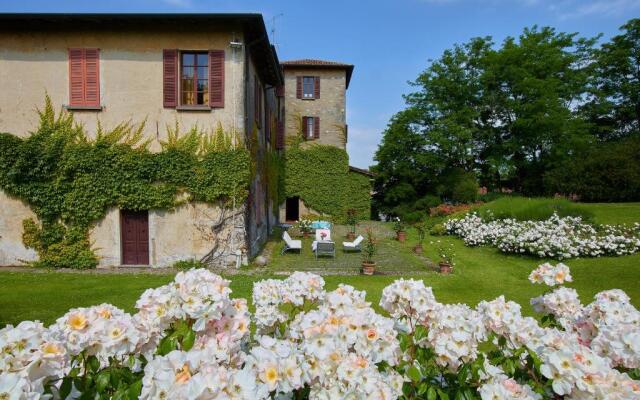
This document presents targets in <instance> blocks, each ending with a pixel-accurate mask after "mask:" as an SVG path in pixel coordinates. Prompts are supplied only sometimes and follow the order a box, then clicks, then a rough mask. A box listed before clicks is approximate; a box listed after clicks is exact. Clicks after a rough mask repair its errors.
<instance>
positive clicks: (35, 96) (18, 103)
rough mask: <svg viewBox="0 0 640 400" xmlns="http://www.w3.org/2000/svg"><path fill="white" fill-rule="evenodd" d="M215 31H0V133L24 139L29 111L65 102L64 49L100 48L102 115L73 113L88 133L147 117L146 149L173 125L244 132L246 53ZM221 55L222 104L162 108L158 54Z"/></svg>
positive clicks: (31, 122) (31, 120) (32, 122)
mask: <svg viewBox="0 0 640 400" xmlns="http://www.w3.org/2000/svg"><path fill="white" fill-rule="evenodd" d="M235 29H236V31H233V28H230V30H229V31H220V32H202V33H201V32H198V33H196V32H174V31H168V32H155V31H154V32H149V31H139V32H136V31H114V32H102V31H101V32H99V33H98V32H92V31H86V32H76V31H73V32H57V33H55V34H51V32H28V33H21V32H19V33H14V32H0V43H2V45H0V87H2V90H1V91H0V131H2V132H10V133H12V134H15V135H18V136H25V135H28V134H29V132H30V131H31V130H32V129H33V128H34V127H35V126H36V125H37V118H38V115H37V114H36V113H35V112H34V110H35V109H36V108H40V107H42V106H43V104H44V97H45V94H48V95H49V96H50V97H51V100H52V102H53V104H55V105H66V104H69V60H68V48H72V47H97V48H99V49H100V105H101V106H102V107H103V109H102V110H101V111H74V112H73V113H74V118H75V119H76V120H77V121H79V122H81V123H82V124H83V125H84V126H85V128H86V130H87V132H88V133H89V134H90V135H92V134H95V132H96V126H97V121H98V120H100V122H101V123H102V125H103V127H105V128H110V127H114V126H116V125H117V124H119V123H121V122H124V121H132V122H134V123H140V122H142V121H144V120H146V124H145V129H144V134H145V137H146V138H148V139H151V140H152V146H151V148H152V149H158V148H159V141H161V140H165V139H166V136H167V129H166V126H167V125H171V126H173V125H174V124H175V122H176V121H178V123H179V124H180V126H181V127H182V128H183V129H184V130H188V129H189V128H190V127H192V126H194V125H197V126H199V127H201V128H204V129H213V128H215V126H216V125H217V123H221V124H222V126H223V127H224V128H225V129H228V130H235V131H237V132H244V118H243V115H244V95H245V91H244V62H245V61H244V60H245V57H244V54H243V53H244V52H243V51H242V49H235V48H231V47H230V46H229V43H230V42H231V41H234V40H235V41H240V42H242V40H243V37H242V30H241V29H240V28H238V27H236V28H235ZM174 48H175V49H189V50H209V49H216V50H220V49H223V50H225V107H224V108H219V109H213V110H211V111H205V112H203V111H178V110H176V109H171V108H164V107H163V97H162V79H163V74H162V50H163V49H174Z"/></svg>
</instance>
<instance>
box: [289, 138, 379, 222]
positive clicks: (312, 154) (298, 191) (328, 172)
mask: <svg viewBox="0 0 640 400" xmlns="http://www.w3.org/2000/svg"><path fill="white" fill-rule="evenodd" d="M295 196H299V197H300V198H301V199H302V200H303V201H304V203H305V205H306V206H307V207H309V208H311V209H313V210H315V211H317V212H320V213H323V214H328V215H330V216H332V217H333V219H334V221H336V222H339V223H342V222H344V220H345V218H346V214H347V210H348V209H355V210H356V213H357V215H358V218H359V219H369V218H370V216H371V183H370V180H369V177H367V176H365V175H362V174H359V173H356V172H352V171H350V170H349V156H348V155H347V152H346V151H345V150H342V149H339V148H337V147H334V146H327V145H312V146H309V147H306V148H304V147H302V146H300V145H297V144H294V145H293V146H291V147H289V148H287V150H286V152H285V156H284V193H283V198H282V199H281V202H282V201H284V199H285V198H286V197H295Z"/></svg>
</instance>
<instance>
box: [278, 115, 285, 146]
mask: <svg viewBox="0 0 640 400" xmlns="http://www.w3.org/2000/svg"><path fill="white" fill-rule="evenodd" d="M276 148H277V149H278V150H281V149H284V121H278V136H277V139H276Z"/></svg>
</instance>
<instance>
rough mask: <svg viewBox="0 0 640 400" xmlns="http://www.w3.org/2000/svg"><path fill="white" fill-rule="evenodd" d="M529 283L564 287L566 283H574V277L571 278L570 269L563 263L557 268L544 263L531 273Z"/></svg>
mask: <svg viewBox="0 0 640 400" xmlns="http://www.w3.org/2000/svg"><path fill="white" fill-rule="evenodd" d="M529 281H530V282H531V283H538V284H542V283H544V284H545V285H547V286H556V285H562V284H564V283H565V282H573V277H572V276H571V272H570V271H569V267H567V266H566V265H564V264H563V263H558V265H556V266H553V265H551V264H549V263H544V264H541V265H539V266H538V268H536V269H534V270H533V271H531V274H529Z"/></svg>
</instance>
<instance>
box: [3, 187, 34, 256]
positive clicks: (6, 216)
mask: <svg viewBox="0 0 640 400" xmlns="http://www.w3.org/2000/svg"><path fill="white" fill-rule="evenodd" d="M27 218H33V219H36V220H37V218H36V215H35V214H34V213H33V211H31V209H30V208H29V207H28V206H27V205H26V204H24V203H23V202H22V201H20V200H19V199H16V198H13V197H10V196H8V195H7V194H6V193H5V192H4V191H2V190H0V266H2V265H22V264H24V263H25V262H29V261H34V260H35V259H36V258H37V254H36V252H35V251H34V250H33V249H28V248H26V247H25V246H24V244H23V243H22V233H23V229H22V221H23V220H25V219H27Z"/></svg>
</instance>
